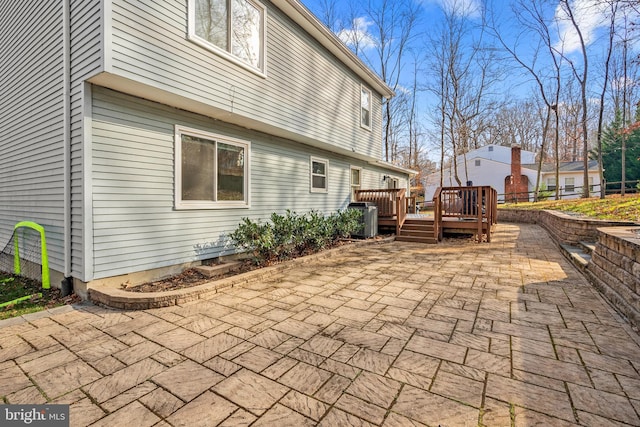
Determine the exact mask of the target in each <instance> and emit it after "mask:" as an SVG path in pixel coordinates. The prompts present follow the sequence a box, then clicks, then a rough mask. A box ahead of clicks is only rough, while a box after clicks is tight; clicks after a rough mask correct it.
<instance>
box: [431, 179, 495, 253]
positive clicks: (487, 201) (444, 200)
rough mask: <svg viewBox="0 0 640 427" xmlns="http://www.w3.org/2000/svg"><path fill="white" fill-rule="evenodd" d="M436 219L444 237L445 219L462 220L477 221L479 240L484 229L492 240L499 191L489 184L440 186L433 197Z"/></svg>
mask: <svg viewBox="0 0 640 427" xmlns="http://www.w3.org/2000/svg"><path fill="white" fill-rule="evenodd" d="M433 205H434V219H435V222H436V223H437V226H438V227H439V230H438V236H439V238H442V232H443V227H442V224H443V221H447V220H456V219H457V220H460V221H472V222H475V223H476V225H477V227H476V232H477V236H478V241H482V235H483V230H487V232H486V234H487V241H490V240H491V227H492V226H493V225H494V224H496V222H497V217H498V193H497V191H496V190H495V189H494V188H492V187H489V186H469V187H440V188H438V189H437V190H436V192H435V194H434V197H433Z"/></svg>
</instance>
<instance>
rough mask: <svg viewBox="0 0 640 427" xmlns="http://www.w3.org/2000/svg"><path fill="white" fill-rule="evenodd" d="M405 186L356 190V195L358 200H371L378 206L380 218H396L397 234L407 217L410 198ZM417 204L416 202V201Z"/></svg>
mask: <svg viewBox="0 0 640 427" xmlns="http://www.w3.org/2000/svg"><path fill="white" fill-rule="evenodd" d="M406 193H407V190H406V189H405V188H389V189H373V190H356V191H355V196H356V201H358V202H371V203H374V204H375V205H376V207H377V208H378V219H379V220H380V219H382V220H394V221H395V223H396V234H399V233H400V228H401V227H402V224H404V221H405V220H406V219H407V210H408V207H409V200H408V199H407V196H406ZM414 205H415V202H414Z"/></svg>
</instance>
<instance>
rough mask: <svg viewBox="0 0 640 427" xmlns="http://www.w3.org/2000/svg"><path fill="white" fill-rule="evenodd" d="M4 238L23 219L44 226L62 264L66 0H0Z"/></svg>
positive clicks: (0, 223)
mask: <svg viewBox="0 0 640 427" xmlns="http://www.w3.org/2000/svg"><path fill="white" fill-rule="evenodd" d="M0 11H1V13H0V82H2V83H1V91H0V183H1V184H0V242H1V244H4V243H5V242H6V241H7V240H8V239H9V237H10V236H11V233H12V230H13V226H14V225H15V223H17V222H18V221H23V220H31V221H35V222H37V223H39V224H41V225H42V226H44V228H45V231H46V237H47V243H48V251H49V264H50V267H51V268H52V269H55V270H58V271H62V270H63V246H64V243H63V229H64V165H63V163H64V144H63V135H64V130H63V127H64V126H63V122H64V117H63V109H62V107H61V106H62V104H63V84H62V82H63V52H62V45H63V42H62V37H63V33H62V22H63V19H62V2H60V1H57V0H43V1H38V2H23V1H19V0H14V1H10V0H0Z"/></svg>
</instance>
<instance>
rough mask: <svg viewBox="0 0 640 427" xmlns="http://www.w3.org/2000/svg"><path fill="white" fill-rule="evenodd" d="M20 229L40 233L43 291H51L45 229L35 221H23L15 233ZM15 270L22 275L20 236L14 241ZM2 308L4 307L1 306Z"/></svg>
mask: <svg viewBox="0 0 640 427" xmlns="http://www.w3.org/2000/svg"><path fill="white" fill-rule="evenodd" d="M20 227H28V228H32V229H34V230H36V231H37V232H39V233H40V253H41V255H40V256H41V258H42V289H49V288H50V287H51V281H50V278H49V257H48V256H47V241H46V239H45V237H44V227H43V226H41V225H40V224H37V223H35V222H33V221H21V222H19V223H17V224H16V225H15V226H14V227H13V232H14V233H15V231H16V230H17V229H18V228H20ZM14 246H15V248H14V252H15V253H14V255H13V270H14V272H15V274H20V252H19V249H18V236H16V238H15V240H14ZM0 307H2V306H1V305H0Z"/></svg>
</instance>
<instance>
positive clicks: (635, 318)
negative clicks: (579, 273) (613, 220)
mask: <svg viewBox="0 0 640 427" xmlns="http://www.w3.org/2000/svg"><path fill="white" fill-rule="evenodd" d="M638 232H640V227H631V228H630V227H606V228H600V229H598V233H599V235H598V243H597V244H596V248H595V251H594V252H593V253H592V254H591V261H590V262H589V264H588V265H587V270H586V271H587V275H588V276H589V279H591V282H592V283H593V284H594V285H595V286H596V288H598V290H599V291H600V292H601V293H602V294H603V295H604V296H605V297H606V298H607V299H608V300H609V302H611V303H612V304H613V305H614V306H615V307H616V308H617V309H618V310H619V311H620V312H621V313H622V314H624V315H625V316H626V317H627V319H629V322H630V323H631V324H632V325H634V326H640V295H639V292H640V234H638Z"/></svg>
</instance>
